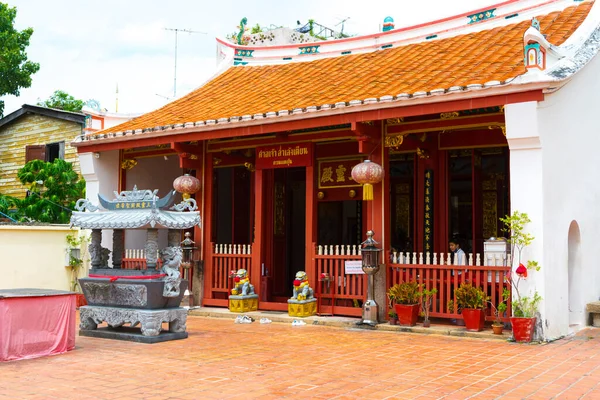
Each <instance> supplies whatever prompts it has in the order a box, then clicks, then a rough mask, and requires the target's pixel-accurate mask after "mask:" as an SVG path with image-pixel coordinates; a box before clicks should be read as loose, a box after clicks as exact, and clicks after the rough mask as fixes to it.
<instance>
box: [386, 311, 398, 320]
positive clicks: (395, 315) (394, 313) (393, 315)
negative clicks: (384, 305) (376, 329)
mask: <svg viewBox="0 0 600 400" xmlns="http://www.w3.org/2000/svg"><path fill="white" fill-rule="evenodd" d="M388 316H389V317H390V318H391V319H394V318H398V314H396V311H394V310H390V311H388Z"/></svg>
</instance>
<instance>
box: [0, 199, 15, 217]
mask: <svg viewBox="0 0 600 400" xmlns="http://www.w3.org/2000/svg"><path fill="white" fill-rule="evenodd" d="M19 203H20V200H19V199H17V198H15V197H12V196H7V195H3V194H1V193H0V218H10V219H12V220H18V219H20V215H19V212H18V207H19Z"/></svg>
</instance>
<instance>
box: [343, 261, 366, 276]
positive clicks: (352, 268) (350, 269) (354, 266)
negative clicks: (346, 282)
mask: <svg viewBox="0 0 600 400" xmlns="http://www.w3.org/2000/svg"><path fill="white" fill-rule="evenodd" d="M344 273H345V274H346V275H356V274H364V273H365V271H363V269H362V261H360V260H358V261H355V260H352V261H350V260H346V261H344Z"/></svg>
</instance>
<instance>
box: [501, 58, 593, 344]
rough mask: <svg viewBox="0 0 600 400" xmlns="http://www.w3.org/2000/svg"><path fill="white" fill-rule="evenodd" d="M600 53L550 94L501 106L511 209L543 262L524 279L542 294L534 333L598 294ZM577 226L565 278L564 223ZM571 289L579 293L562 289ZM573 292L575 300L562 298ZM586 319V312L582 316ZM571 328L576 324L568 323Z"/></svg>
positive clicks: (563, 328) (559, 325) (548, 330)
mask: <svg viewBox="0 0 600 400" xmlns="http://www.w3.org/2000/svg"><path fill="white" fill-rule="evenodd" d="M599 73H600V58H598V57H596V58H594V59H593V60H592V61H591V62H590V63H589V64H588V65H587V66H586V67H584V68H583V69H582V70H581V71H579V72H578V73H577V74H575V75H574V76H573V78H571V81H570V82H568V83H567V84H566V85H565V86H564V87H562V88H561V89H560V90H558V91H556V92H555V93H551V94H546V95H545V100H544V101H542V102H540V103H536V102H530V103H520V104H512V105H507V106H506V108H505V112H506V128H507V129H506V131H507V139H508V142H509V146H510V157H511V159H510V161H511V208H512V210H519V211H522V212H527V213H528V214H529V215H530V217H531V219H532V221H533V222H532V223H531V224H530V225H529V226H528V230H529V231H530V232H532V234H533V235H534V236H535V237H536V239H535V241H534V244H533V246H531V247H530V248H529V249H528V250H527V253H526V254H525V257H524V259H525V260H527V259H528V258H531V259H535V260H537V261H539V262H540V265H541V266H542V269H541V271H539V272H533V273H532V274H531V276H530V277H529V278H528V280H527V284H528V285H530V286H531V287H534V286H535V288H536V289H537V290H538V291H539V292H540V294H541V295H542V297H543V298H544V300H543V304H542V305H541V307H540V314H541V321H538V328H541V329H538V332H540V331H541V332H542V335H543V338H544V339H547V340H551V339H556V338H559V337H561V336H564V335H567V334H569V332H570V328H569V313H570V310H569V309H570V308H571V309H573V310H577V309H581V308H584V309H585V304H586V303H588V302H590V301H596V300H598V298H599V297H600V272H599V271H600V268H598V267H597V247H598V243H600V207H599V204H600V157H599V156H598V148H600V128H598V122H597V121H598V119H597V115H598V111H599V110H600V106H598V104H599V100H600V80H599V79H598V78H597V77H598V75H599ZM572 221H575V222H576V223H577V224H578V226H579V230H580V245H579V252H580V254H578V256H577V257H576V259H577V261H578V263H580V265H579V266H577V267H578V269H579V272H578V273H576V274H572V279H575V280H577V282H569V270H568V268H569V267H568V265H569V241H568V237H569V227H570V225H571V222H572ZM569 286H570V287H571V288H572V289H571V290H577V291H578V292H579V294H578V296H569ZM570 297H571V299H572V300H571V301H574V300H573V299H577V300H576V301H577V302H580V304H569V298H570ZM586 321H587V318H586ZM572 328H573V329H577V327H572Z"/></svg>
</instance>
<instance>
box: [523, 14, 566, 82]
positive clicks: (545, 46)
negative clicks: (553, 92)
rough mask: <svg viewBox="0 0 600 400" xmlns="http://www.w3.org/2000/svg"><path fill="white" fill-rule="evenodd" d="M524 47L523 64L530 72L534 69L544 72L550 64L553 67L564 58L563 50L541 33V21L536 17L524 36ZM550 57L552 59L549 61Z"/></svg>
mask: <svg viewBox="0 0 600 400" xmlns="http://www.w3.org/2000/svg"><path fill="white" fill-rule="evenodd" d="M523 45H524V46H525V47H524V57H523V62H524V64H525V68H527V70H528V71H531V70H532V69H534V68H535V69H538V70H540V71H544V70H545V69H546V64H547V63H548V62H549V63H550V64H552V65H553V64H554V63H556V62H557V61H558V60H560V59H561V58H563V57H564V52H563V50H562V49H560V48H559V47H557V46H554V45H552V44H551V43H550V42H548V41H547V40H546V36H545V35H543V34H542V32H541V31H540V21H538V19H537V18H535V17H534V18H532V20H531V27H529V29H527V30H526V31H525V34H524V35H523ZM548 55H549V56H550V57H549V59H548V60H547V59H546V57H547V56H548Z"/></svg>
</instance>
